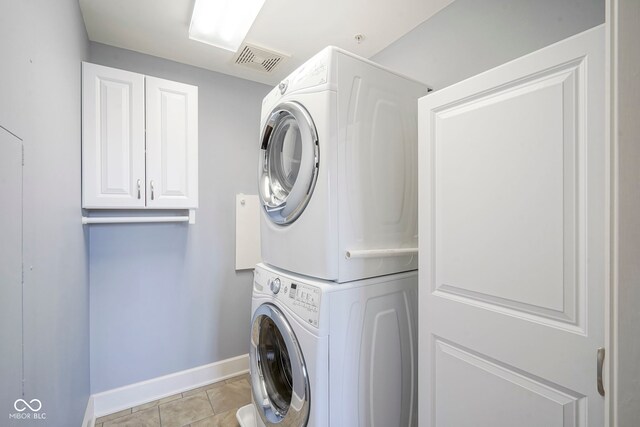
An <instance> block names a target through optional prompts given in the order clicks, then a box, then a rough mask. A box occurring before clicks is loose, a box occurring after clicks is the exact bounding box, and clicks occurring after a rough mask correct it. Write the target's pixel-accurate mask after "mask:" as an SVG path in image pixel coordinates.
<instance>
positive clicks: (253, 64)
mask: <svg viewBox="0 0 640 427" xmlns="http://www.w3.org/2000/svg"><path fill="white" fill-rule="evenodd" d="M286 58H288V56H287V55H284V54H282V53H279V52H274V51H272V50H268V49H265V48H262V47H257V46H254V45H251V44H246V43H245V44H244V45H242V46H241V47H240V49H238V52H236V54H235V55H234V57H233V62H234V63H235V64H236V65H239V66H242V67H247V68H251V69H252V70H256V71H262V72H264V73H270V72H272V71H273V70H274V69H276V67H278V65H280V64H281V63H282V62H284V60H285V59H286Z"/></svg>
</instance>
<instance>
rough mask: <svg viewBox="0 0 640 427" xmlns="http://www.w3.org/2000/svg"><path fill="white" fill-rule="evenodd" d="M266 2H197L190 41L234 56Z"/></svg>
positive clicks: (233, 0) (226, 0)
mask: <svg viewBox="0 0 640 427" xmlns="http://www.w3.org/2000/svg"><path fill="white" fill-rule="evenodd" d="M264 2H265V0H196V4H195V6H194V7H193V15H191V25H190V26H189V38H190V39H192V40H197V41H199V42H202V43H207V44H210V45H213V46H216V47H220V48H222V49H226V50H230V51H232V52H235V51H237V50H238V48H239V47H240V45H241V44H242V41H243V40H244V38H245V37H246V35H247V33H248V32H249V29H250V28H251V25H253V21H255V20H256V17H257V16H258V12H260V9H262V5H263V4H264Z"/></svg>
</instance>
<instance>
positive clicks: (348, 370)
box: [249, 264, 418, 427]
mask: <svg viewBox="0 0 640 427" xmlns="http://www.w3.org/2000/svg"><path fill="white" fill-rule="evenodd" d="M417 286H418V276H417V272H415V271H414V272H410V273H398V274H394V275H387V276H383V277H378V278H374V279H366V280H361V281H355V282H351V283H347V284H344V285H338V284H336V283H334V282H326V281H321V280H318V279H311V278H306V277H303V276H297V275H292V274H290V273H284V272H283V271H281V270H277V269H274V268H271V267H267V266H265V265H264V264H259V265H258V266H257V267H256V270H255V279H254V285H253V300H252V313H253V319H252V326H251V347H250V352H249V354H250V369H251V386H252V394H253V402H254V405H255V412H256V421H257V425H258V426H269V427H273V426H279V427H304V426H309V427H327V426H334V427H342V426H352V427H357V426H362V427H366V426H373V425H376V426H385V427H396V426H397V427H400V426H402V427H411V426H416V425H417V406H416V402H417V330H416V328H417V293H418V289H417ZM329 391H331V393H329ZM374 420H375V422H374Z"/></svg>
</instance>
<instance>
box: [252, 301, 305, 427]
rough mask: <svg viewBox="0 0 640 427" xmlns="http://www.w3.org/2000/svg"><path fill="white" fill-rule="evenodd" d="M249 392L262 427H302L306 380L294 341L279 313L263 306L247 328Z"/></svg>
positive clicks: (302, 359) (273, 308)
mask: <svg viewBox="0 0 640 427" xmlns="http://www.w3.org/2000/svg"><path fill="white" fill-rule="evenodd" d="M250 359H251V361H250V363H251V390H252V392H253V400H254V402H255V406H256V410H257V412H258V414H260V418H262V421H263V422H264V424H265V425H266V426H281V427H289V426H291V427H294V426H295V427H303V426H306V425H307V421H308V419H309V378H308V375H307V368H306V366H305V364H304V358H303V356H302V351H301V349H300V345H299V344H298V340H297V339H296V336H295V334H294V332H293V330H292V329H291V325H290V324H289V322H288V321H287V319H286V318H285V316H284V314H283V313H282V311H280V310H279V309H278V308H277V307H276V306H274V305H272V304H263V305H261V306H260V307H258V309H257V310H256V312H255V314H254V315H253V321H252V326H251V348H250Z"/></svg>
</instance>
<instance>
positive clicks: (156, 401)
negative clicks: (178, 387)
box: [131, 393, 182, 412]
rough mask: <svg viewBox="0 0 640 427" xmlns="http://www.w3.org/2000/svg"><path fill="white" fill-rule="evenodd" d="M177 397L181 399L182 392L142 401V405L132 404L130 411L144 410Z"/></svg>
mask: <svg viewBox="0 0 640 427" xmlns="http://www.w3.org/2000/svg"><path fill="white" fill-rule="evenodd" d="M177 399H182V394H181V393H178V394H174V395H171V396H167V397H163V398H162V399H160V400H154V401H153V402H149V403H144V404H142V405H138V406H134V407H133V408H131V412H138V411H144V410H145V409H149V408H153V407H156V406H158V405H162V404H163V403H167V402H171V401H173V400H177Z"/></svg>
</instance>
